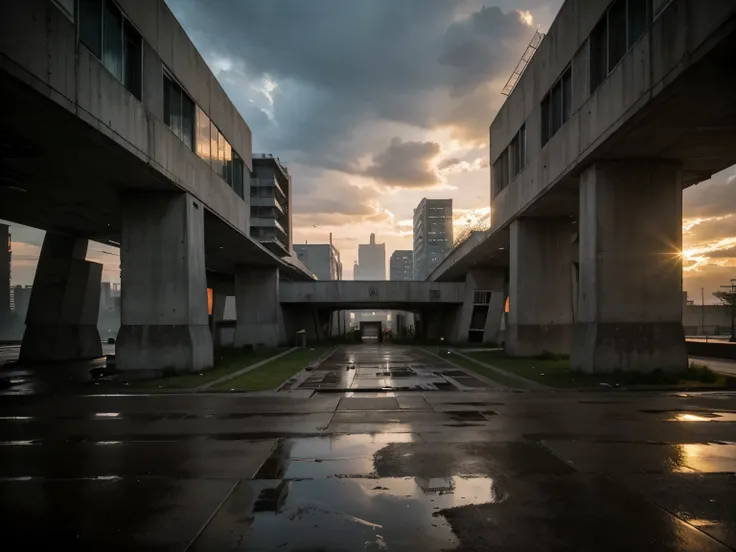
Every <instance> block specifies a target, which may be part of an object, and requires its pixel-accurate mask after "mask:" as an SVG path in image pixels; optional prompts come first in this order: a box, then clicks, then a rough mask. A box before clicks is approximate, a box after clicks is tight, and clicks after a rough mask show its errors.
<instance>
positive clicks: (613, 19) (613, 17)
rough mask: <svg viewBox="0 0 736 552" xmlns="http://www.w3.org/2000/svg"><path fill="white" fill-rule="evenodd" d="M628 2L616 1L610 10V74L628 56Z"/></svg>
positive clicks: (623, 0) (624, 0)
mask: <svg viewBox="0 0 736 552" xmlns="http://www.w3.org/2000/svg"><path fill="white" fill-rule="evenodd" d="M626 50H627V47H626V0H616V1H615V2H614V3H613V4H612V5H611V9H610V10H608V72H609V73H610V72H611V71H613V68H614V67H616V65H618V62H619V61H621V58H623V57H624V55H625V54H626Z"/></svg>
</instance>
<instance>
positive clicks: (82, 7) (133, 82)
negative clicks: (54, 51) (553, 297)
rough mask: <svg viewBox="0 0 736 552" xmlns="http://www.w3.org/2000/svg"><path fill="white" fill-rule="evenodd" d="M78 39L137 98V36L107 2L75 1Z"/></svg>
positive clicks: (139, 74)
mask: <svg viewBox="0 0 736 552" xmlns="http://www.w3.org/2000/svg"><path fill="white" fill-rule="evenodd" d="M79 39H80V40H81V41H82V43H83V44H84V45H85V46H87V48H89V50H90V52H92V53H93V54H94V55H95V56H97V57H98V58H100V60H101V61H102V64H103V65H104V66H105V69H107V70H108V71H110V73H112V74H113V75H114V76H115V78H116V79H118V80H119V81H120V82H122V83H123V85H125V87H126V88H127V89H128V91H129V92H130V93H131V94H133V95H134V96H135V97H136V98H138V99H139V100H140V99H141V72H142V60H141V51H142V48H141V35H140V34H138V31H136V30H135V28H134V27H133V25H132V24H131V23H130V21H128V20H127V19H126V18H125V17H124V16H123V12H121V11H120V9H119V8H118V7H117V5H115V3H114V2H112V1H111V0H105V1H104V2H103V1H102V0H79Z"/></svg>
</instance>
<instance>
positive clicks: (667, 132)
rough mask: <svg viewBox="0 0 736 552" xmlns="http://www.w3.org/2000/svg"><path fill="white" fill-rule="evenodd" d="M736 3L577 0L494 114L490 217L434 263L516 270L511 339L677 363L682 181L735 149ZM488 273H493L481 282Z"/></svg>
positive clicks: (529, 348)
mask: <svg viewBox="0 0 736 552" xmlns="http://www.w3.org/2000/svg"><path fill="white" fill-rule="evenodd" d="M735 14H736V3H734V2H730V1H729V2H698V1H695V0H670V1H656V2H644V1H639V0H567V1H566V2H564V4H563V5H562V8H561V10H560V12H559V13H558V15H557V17H556V19H555V21H554V23H553V24H552V27H551V28H550V31H549V33H548V34H547V36H546V37H545V38H544V40H543V41H542V43H541V44H540V46H539V49H538V50H537V52H536V54H535V55H534V57H533V58H532V59H531V61H530V63H529V64H528V66H527V67H526V70H525V71H524V73H523V74H522V75H521V77H520V78H519V81H518V83H517V84H516V86H515V88H514V89H513V91H512V92H511V93H510V95H509V97H508V99H507V100H506V102H505V104H504V105H503V106H502V108H501V109H500V110H499V113H498V115H497V116H496V118H495V119H494V121H493V123H492V124H491V129H490V159H491V165H492V171H491V207H492V212H493V219H492V227H491V230H490V232H489V233H488V236H487V237H486V238H484V239H483V240H482V241H481V243H477V242H474V244H473V245H474V246H473V247H470V246H469V247H463V246H460V247H458V248H457V249H456V250H454V251H453V253H452V255H450V258H448V259H446V260H445V261H444V262H443V263H442V264H441V265H440V266H438V267H437V268H436V269H435V270H434V271H433V273H432V274H431V275H430V280H433V281H458V280H465V281H466V282H467V281H469V280H468V279H469V277H470V274H471V273H472V272H476V273H478V274H480V273H482V274H485V275H488V276H490V275H496V278H497V280H496V281H497V282H498V288H497V289H498V293H503V291H502V290H503V288H502V287H501V285H500V282H501V281H502V277H503V276H504V275H507V278H508V280H507V282H508V283H507V284H506V286H505V287H506V288H507V293H508V295H509V314H508V321H509V325H508V328H507V332H506V336H505V347H506V350H507V352H508V353H509V354H512V355H517V356H528V355H536V354H540V353H542V352H544V351H552V352H557V353H563V354H568V353H569V354H570V355H571V364H572V366H573V367H574V368H578V369H582V370H585V371H588V372H599V371H600V372H605V371H611V370H615V369H622V370H643V371H647V370H653V369H658V368H659V369H671V370H683V369H685V367H686V366H687V354H686V350H685V341H684V332H683V324H682V321H683V311H682V300H681V290H682V258H681V255H680V250H681V247H682V190H683V188H685V187H687V186H691V185H694V184H697V183H698V182H700V181H702V180H705V179H707V178H709V177H710V176H711V175H712V174H714V173H716V172H718V171H721V170H723V169H725V168H727V167H729V166H731V165H733V164H734V163H736V130H734V129H736V126H734V124H733V121H734V120H736V104H734V102H733V98H734V93H735V92H736V86H735V85H734V78H733V67H734V64H736V27H735V26H734V15H735ZM482 285H485V284H482Z"/></svg>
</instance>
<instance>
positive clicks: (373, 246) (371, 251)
mask: <svg viewBox="0 0 736 552" xmlns="http://www.w3.org/2000/svg"><path fill="white" fill-rule="evenodd" d="M353 279H354V280H385V279H386V244H385V243H376V235H375V234H371V237H370V243H361V244H359V245H358V262H357V263H356V265H355V266H354V268H353Z"/></svg>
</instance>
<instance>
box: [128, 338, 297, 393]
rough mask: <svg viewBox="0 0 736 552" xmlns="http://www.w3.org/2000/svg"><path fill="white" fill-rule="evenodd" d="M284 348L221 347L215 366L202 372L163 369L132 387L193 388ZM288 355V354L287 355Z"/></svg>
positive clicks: (263, 358)
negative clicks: (175, 371)
mask: <svg viewBox="0 0 736 552" xmlns="http://www.w3.org/2000/svg"><path fill="white" fill-rule="evenodd" d="M286 350H287V349H286V348H276V347H259V348H257V349H235V348H223V349H218V350H216V351H215V366H214V367H213V368H211V369H210V370H206V371H204V372H196V373H191V374H179V375H177V374H176V373H171V374H167V373H166V371H164V376H163V377H160V378H156V379H150V380H140V381H134V382H131V384H130V387H131V388H133V389H193V388H195V387H198V386H200V385H204V384H205V383H207V382H210V381H213V380H215V379H217V378H220V377H222V376H225V375H227V374H232V373H233V372H235V371H237V370H240V369H241V368H245V367H246V366H250V365H252V364H256V363H257V362H260V361H262V360H265V359H267V358H271V357H273V356H275V355H278V354H280V353H283V352H284V351H286ZM287 356H288V355H287Z"/></svg>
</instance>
